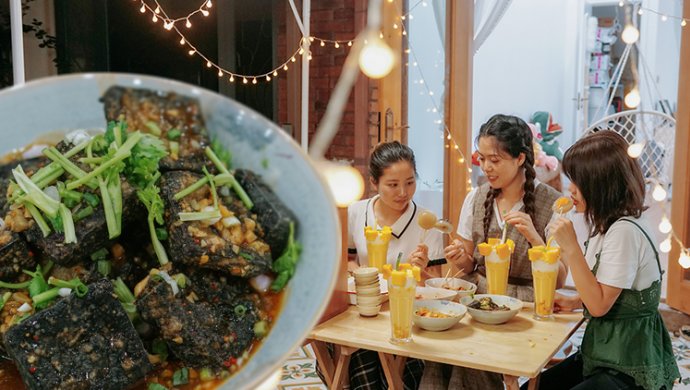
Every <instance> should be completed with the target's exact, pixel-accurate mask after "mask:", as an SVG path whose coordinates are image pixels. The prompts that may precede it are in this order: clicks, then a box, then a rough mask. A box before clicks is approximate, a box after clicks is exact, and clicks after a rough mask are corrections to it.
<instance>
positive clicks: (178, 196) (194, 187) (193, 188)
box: [173, 176, 208, 200]
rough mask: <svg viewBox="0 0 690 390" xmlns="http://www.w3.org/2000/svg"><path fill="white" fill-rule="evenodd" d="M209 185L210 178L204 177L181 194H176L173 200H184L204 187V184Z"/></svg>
mask: <svg viewBox="0 0 690 390" xmlns="http://www.w3.org/2000/svg"><path fill="white" fill-rule="evenodd" d="M206 183H208V177H206V176H204V177H202V178H201V179H199V180H197V181H196V182H195V183H194V184H192V185H190V186H189V187H187V188H185V189H183V190H181V191H180V192H178V193H176V194H175V195H174V196H173V198H174V199H175V200H180V199H182V198H184V197H185V196H187V195H189V194H191V193H192V192H194V191H196V190H198V189H199V188H201V187H203V186H204V184H206Z"/></svg>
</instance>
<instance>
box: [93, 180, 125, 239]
mask: <svg viewBox="0 0 690 390" xmlns="http://www.w3.org/2000/svg"><path fill="white" fill-rule="evenodd" d="M98 186H99V187H100V189H101V198H102V199H103V211H104V212H105V223H106V225H107V226H108V237H109V238H111V239H112V238H115V237H117V236H119V235H120V232H119V231H118V229H117V227H118V222H117V215H116V214H115V210H114V208H113V201H112V199H111V198H110V192H109V191H108V185H107V184H106V182H105V180H103V178H101V177H99V178H98Z"/></svg>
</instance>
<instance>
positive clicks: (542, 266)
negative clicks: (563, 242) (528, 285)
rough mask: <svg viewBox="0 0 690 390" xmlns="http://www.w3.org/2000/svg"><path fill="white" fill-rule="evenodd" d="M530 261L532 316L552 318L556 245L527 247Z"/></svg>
mask: <svg viewBox="0 0 690 390" xmlns="http://www.w3.org/2000/svg"><path fill="white" fill-rule="evenodd" d="M528 255H529V259H530V260H531V261H532V282H533V283H534V318H536V319H538V320H543V319H550V318H553V297H554V294H555V292H556V281H557V279H558V259H559V258H560V256H561V250H560V248H558V247H545V246H536V247H534V248H531V249H529V251H528Z"/></svg>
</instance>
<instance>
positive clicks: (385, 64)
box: [359, 39, 395, 79]
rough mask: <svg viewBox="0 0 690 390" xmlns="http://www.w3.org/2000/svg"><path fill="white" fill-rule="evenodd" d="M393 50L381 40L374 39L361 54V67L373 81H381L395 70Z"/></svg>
mask: <svg viewBox="0 0 690 390" xmlns="http://www.w3.org/2000/svg"><path fill="white" fill-rule="evenodd" d="M394 65H395V56H394V55H393V50H392V49H391V48H390V47H388V45H386V43H385V42H383V40H381V39H372V40H371V42H369V44H367V45H366V46H364V48H363V49H362V52H361V53H359V67H360V69H362V72H364V74H366V75H367V76H369V77H371V78H372V79H380V78H381V77H384V76H385V75H387V74H388V73H390V71H391V70H392V69H393V66H394Z"/></svg>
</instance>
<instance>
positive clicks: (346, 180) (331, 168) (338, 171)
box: [319, 161, 364, 207]
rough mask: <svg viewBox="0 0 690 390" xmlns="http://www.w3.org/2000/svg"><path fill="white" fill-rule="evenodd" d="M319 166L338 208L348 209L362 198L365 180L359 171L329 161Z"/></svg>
mask: <svg viewBox="0 0 690 390" xmlns="http://www.w3.org/2000/svg"><path fill="white" fill-rule="evenodd" d="M319 165H320V167H319V168H320V170H321V172H322V173H323V176H324V178H325V179H326V182H327V183H328V186H329V187H330V189H331V193H332V194H333V198H334V200H335V204H336V205H338V207H347V206H348V205H350V203H352V202H355V201H357V200H359V199H360V198H361V197H362V194H364V179H363V178H362V175H361V174H360V173H359V171H358V170H357V169H355V168H354V167H352V166H350V165H348V164H344V163H334V162H329V161H324V162H322V163H321V164H319Z"/></svg>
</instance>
